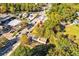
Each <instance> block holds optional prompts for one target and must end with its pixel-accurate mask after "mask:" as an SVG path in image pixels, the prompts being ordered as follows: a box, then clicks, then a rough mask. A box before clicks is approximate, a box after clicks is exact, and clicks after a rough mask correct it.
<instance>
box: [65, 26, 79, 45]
mask: <svg viewBox="0 0 79 59" xmlns="http://www.w3.org/2000/svg"><path fill="white" fill-rule="evenodd" d="M65 31H66V32H65V33H64V34H68V35H69V36H68V37H69V38H71V39H72V40H74V42H76V43H78V44H79V25H68V26H67V27H66V28H65ZM74 36H76V37H75V38H74Z"/></svg>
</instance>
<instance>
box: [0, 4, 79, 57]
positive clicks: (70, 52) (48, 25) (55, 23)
mask: <svg viewBox="0 0 79 59" xmlns="http://www.w3.org/2000/svg"><path fill="white" fill-rule="evenodd" d="M0 56H79V4H77V3H76V4H74V3H72V4H69V3H0Z"/></svg>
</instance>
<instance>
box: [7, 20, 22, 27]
mask: <svg viewBox="0 0 79 59" xmlns="http://www.w3.org/2000/svg"><path fill="white" fill-rule="evenodd" d="M20 23H21V21H20V20H17V19H14V20H12V21H10V22H9V23H8V25H10V26H16V25H18V24H20Z"/></svg>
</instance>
